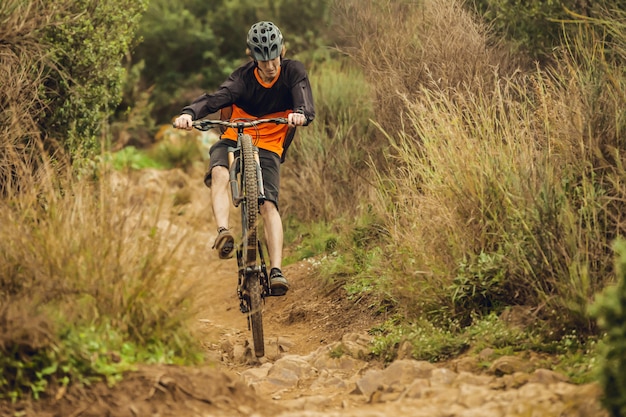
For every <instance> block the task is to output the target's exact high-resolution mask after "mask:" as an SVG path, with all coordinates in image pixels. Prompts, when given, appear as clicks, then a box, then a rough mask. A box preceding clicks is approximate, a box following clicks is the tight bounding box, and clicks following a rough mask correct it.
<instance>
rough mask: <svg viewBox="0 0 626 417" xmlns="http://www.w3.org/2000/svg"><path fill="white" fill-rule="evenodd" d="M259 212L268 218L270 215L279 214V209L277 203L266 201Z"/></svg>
mask: <svg viewBox="0 0 626 417" xmlns="http://www.w3.org/2000/svg"><path fill="white" fill-rule="evenodd" d="M259 211H260V212H261V215H262V216H266V215H268V214H272V213H277V212H278V207H276V203H274V202H273V201H270V200H265V201H264V202H263V204H261V206H260V207H259Z"/></svg>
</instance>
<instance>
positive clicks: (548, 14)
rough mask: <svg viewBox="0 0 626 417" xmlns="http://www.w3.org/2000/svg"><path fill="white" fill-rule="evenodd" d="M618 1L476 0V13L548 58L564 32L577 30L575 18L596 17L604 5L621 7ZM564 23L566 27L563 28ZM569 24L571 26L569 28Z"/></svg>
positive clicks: (522, 45)
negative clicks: (579, 16) (575, 15)
mask: <svg viewBox="0 0 626 417" xmlns="http://www.w3.org/2000/svg"><path fill="white" fill-rule="evenodd" d="M618 2H619V0H617V1H615V0H609V1H596V2H585V1H579V0H548V1H545V0H530V1H507V0H473V1H472V2H471V3H473V5H474V7H475V8H476V10H477V11H478V12H479V13H480V14H481V15H482V16H483V18H485V19H486V20H487V21H489V22H491V23H492V25H493V27H494V28H495V29H496V30H497V31H498V32H499V33H502V34H505V35H506V36H507V37H508V38H509V39H511V40H512V41H513V42H514V43H515V44H516V45H517V46H518V47H519V48H521V49H523V50H524V51H526V52H529V53H530V54H531V55H533V56H535V57H543V58H545V57H546V56H549V55H551V54H552V49H553V48H555V47H558V46H559V45H560V44H561V40H562V36H563V32H564V31H566V32H571V31H574V30H576V27H575V26H574V25H571V23H574V22H573V20H574V16H573V15H572V12H573V13H575V14H577V15H583V16H593V15H594V14H596V13H597V12H598V11H599V10H600V8H601V7H602V6H606V7H609V8H610V7H611V6H618ZM564 23H565V25H564ZM567 23H570V25H567Z"/></svg>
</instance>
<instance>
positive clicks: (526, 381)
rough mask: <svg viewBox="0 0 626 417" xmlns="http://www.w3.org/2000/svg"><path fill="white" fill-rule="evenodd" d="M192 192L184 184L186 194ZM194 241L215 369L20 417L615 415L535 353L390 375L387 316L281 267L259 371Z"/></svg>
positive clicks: (93, 392)
mask: <svg viewBox="0 0 626 417" xmlns="http://www.w3.org/2000/svg"><path fill="white" fill-rule="evenodd" d="M160 175H161V174H155V173H145V174H144V176H143V177H142V178H140V179H138V180H137V182H138V183H140V184H143V186H144V187H146V189H148V190H149V189H150V187H151V186H152V185H151V183H154V184H153V185H154V192H155V193H157V191H158V190H159V189H162V187H163V185H164V183H165V182H167V181H166V180H164V179H163V178H161V177H160ZM190 183H192V182H190V180H189V179H185V181H183V184H185V185H183V186H191V185H189V184H190ZM191 187H196V186H195V185H193V186H191ZM208 194H209V193H208V192H207V190H206V189H202V187H200V186H198V188H197V189H195V188H194V189H193V193H192V195H193V196H194V197H193V200H192V201H191V203H190V205H191V207H190V208H189V210H187V211H188V212H189V213H193V212H194V211H195V212H198V211H202V210H203V211H206V210H210V208H209V207H210V206H209V203H210V201H209V195H208ZM234 219H236V217H234ZM177 224H181V222H180V221H179V222H178V223H177ZM196 233H197V234H198V242H206V251H205V253H206V259H207V268H206V270H207V271H208V272H207V274H206V281H205V283H206V285H207V286H210V287H211V291H210V292H209V294H210V296H208V297H207V299H206V305H205V308H204V310H203V313H202V316H201V317H199V319H198V324H199V325H200V326H201V329H202V330H201V335H202V343H203V345H204V346H205V348H206V352H207V356H208V357H209V361H208V364H207V365H206V366H203V367H199V368H185V367H177V366H163V365H159V366H145V367H142V368H140V369H138V370H137V371H136V372H133V373H132V374H129V375H128V377H127V378H125V379H124V381H122V382H120V383H118V384H117V385H115V386H113V387H108V386H106V385H105V384H97V385H94V386H92V387H87V388H82V389H74V390H68V392H67V393H64V395H62V396H58V398H49V399H47V400H45V401H41V402H39V403H37V404H35V405H31V406H29V407H28V408H23V409H21V410H19V411H20V413H22V414H17V415H21V416H27V415H33V416H46V417H48V416H49V417H53V416H63V417H79V416H82V417H85V416H111V417H122V416H124V417H126V416H128V417H136V416H150V417H166V416H187V417H208V416H249V417H253V416H255V417H257V416H258V417H266V416H267V417H269V416H272V417H296V416H297V417H314V416H315V417H317V416H320V417H321V416H328V417H331V416H332V417H335V416H336V417H339V416H341V417H357V416H358V417H375V416H376V417H378V416H381V417H382V416H424V417H444V416H446V417H470V416H476V417H500V416H511V417H513V416H515V417H517V416H519V417H523V416H524V417H526V416H536V417H543V416H554V417H557V416H558V417H565V416H572V417H573V416H581V417H582V416H589V417H591V416H594V417H595V416H597V417H601V416H602V417H604V416H607V414H606V413H605V412H604V411H603V410H602V408H601V407H600V403H599V400H598V398H599V396H600V390H599V387H598V386H597V385H596V384H588V385H576V384H573V383H571V382H569V381H568V380H567V378H566V377H564V376H563V375H560V374H558V373H556V372H553V371H550V370H547V369H541V368H538V367H537V365H536V364H537V363H538V362H537V361H536V360H535V358H534V357H533V356H532V355H530V354H529V355H526V356H523V357H499V358H496V357H494V356H493V355H492V353H493V352H490V351H485V352H482V353H481V355H480V356H479V357H462V358H457V359H455V360H453V361H450V362H447V363H442V364H432V363H428V362H424V361H417V360H413V359H411V358H410V354H409V353H407V352H406V350H405V353H402V350H401V352H400V355H399V358H398V359H397V360H396V361H394V362H393V363H391V364H389V365H388V366H384V364H382V363H380V362H379V361H376V360H373V359H372V358H371V357H370V356H369V355H368V351H369V343H370V341H371V338H370V336H369V335H368V332H367V331H368V329H370V328H371V327H373V326H374V325H376V324H379V323H380V322H381V321H382V320H384V317H376V316H373V315H371V313H370V312H369V310H368V309H367V308H364V307H363V306H361V305H359V304H355V303H354V302H352V301H350V300H347V299H346V298H345V297H344V294H343V293H342V289H341V288H332V289H329V288H328V287H326V286H323V285H322V284H321V283H320V282H319V279H318V278H317V277H316V269H315V265H314V263H313V262H310V261H301V262H299V263H297V264H292V265H289V266H287V267H285V273H286V275H287V277H288V278H289V280H290V282H291V285H292V290H291V291H290V292H289V293H288V295H287V296H285V297H275V298H271V299H268V300H267V302H266V305H265V310H264V328H265V338H266V356H265V357H264V358H261V359H260V360H258V359H257V358H255V357H254V356H253V354H252V352H251V350H250V346H249V343H250V342H249V340H251V339H250V333H249V331H248V329H247V325H246V319H245V316H244V315H243V314H242V313H241V312H240V311H239V309H238V300H237V296H236V291H235V290H236V283H235V267H236V261H234V260H227V261H221V260H219V259H218V258H217V255H215V254H214V253H212V251H210V250H209V248H210V244H211V243H212V239H213V233H214V227H213V225H212V224H208V225H207V227H206V229H205V230H199V231H197V232H196ZM199 244H202V245H204V244H205V243H199ZM484 363H489V366H488V367H485V366H483V364H484ZM1 410H2V409H1V408H0V412H1Z"/></svg>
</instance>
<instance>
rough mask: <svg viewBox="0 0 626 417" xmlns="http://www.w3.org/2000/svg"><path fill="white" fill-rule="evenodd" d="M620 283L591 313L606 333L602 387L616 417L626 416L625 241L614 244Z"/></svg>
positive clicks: (601, 299) (605, 399)
mask: <svg viewBox="0 0 626 417" xmlns="http://www.w3.org/2000/svg"><path fill="white" fill-rule="evenodd" d="M614 249H615V252H616V268H617V280H618V281H617V283H616V284H615V285H613V286H610V287H607V288H606V289H605V290H604V292H603V293H602V294H601V295H599V296H598V298H597V300H596V302H595V303H594V305H593V309H592V312H593V314H594V316H595V317H596V318H597V319H598V323H599V325H600V327H601V329H602V330H603V331H604V332H605V335H604V340H603V342H604V347H603V349H602V351H601V354H602V356H601V360H602V363H601V367H602V368H601V370H600V383H601V384H602V387H603V389H604V397H603V403H604V405H605V407H606V409H607V410H608V411H609V412H610V413H611V415H612V416H613V417H624V416H626V311H625V308H626V241H624V240H619V241H618V242H616V243H615V245H614Z"/></svg>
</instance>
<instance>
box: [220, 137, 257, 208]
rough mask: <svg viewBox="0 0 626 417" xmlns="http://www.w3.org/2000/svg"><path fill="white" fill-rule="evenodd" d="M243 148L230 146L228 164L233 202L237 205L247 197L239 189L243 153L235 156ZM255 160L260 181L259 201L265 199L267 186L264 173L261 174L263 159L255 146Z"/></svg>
mask: <svg viewBox="0 0 626 417" xmlns="http://www.w3.org/2000/svg"><path fill="white" fill-rule="evenodd" d="M240 149H241V148H228V166H229V167H230V170H229V181H228V182H229V183H230V193H231V196H232V199H233V204H234V205H235V207H239V204H241V202H242V201H243V199H244V198H245V195H241V194H240V192H241V190H240V189H239V180H238V178H237V176H238V175H241V167H242V163H241V153H239V155H238V156H235V152H236V151H239V150H240ZM254 161H255V162H256V173H257V178H258V182H259V201H262V200H265V187H264V185H263V175H262V174H261V161H260V159H259V148H257V147H256V146H255V147H254Z"/></svg>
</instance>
